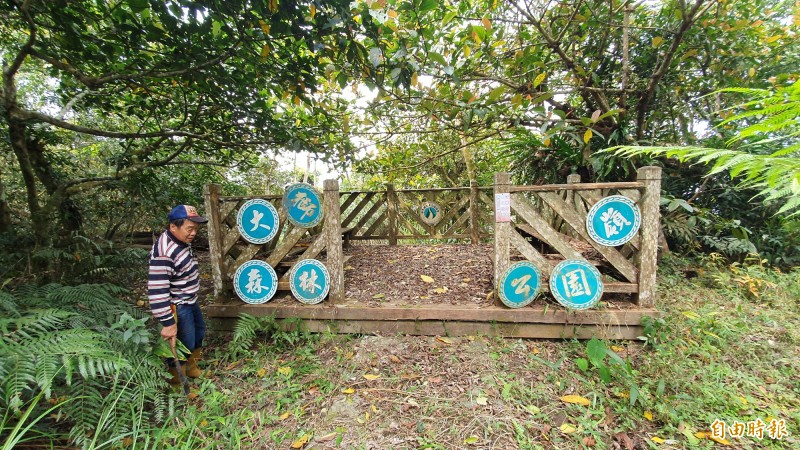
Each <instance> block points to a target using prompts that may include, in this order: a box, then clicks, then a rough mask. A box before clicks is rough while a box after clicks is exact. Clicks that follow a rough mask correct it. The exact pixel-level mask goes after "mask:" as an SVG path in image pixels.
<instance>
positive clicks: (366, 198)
mask: <svg viewBox="0 0 800 450" xmlns="http://www.w3.org/2000/svg"><path fill="white" fill-rule="evenodd" d="M372 197H375V192H370V193H369V194H367V195H365V196H364V198H362V199H361V201H360V202H358V204H357V205H356V206H355V207H354V208H353V210H352V211H350V214H348V215H347V217H346V218H345V219H344V220H342V226H345V227H347V226H350V222H352V221H353V219H355V218H356V217H357V216H358V213H360V212H361V209H363V208H364V207H365V206H366V205H367V204H368V203H369V202H370V200H372Z"/></svg>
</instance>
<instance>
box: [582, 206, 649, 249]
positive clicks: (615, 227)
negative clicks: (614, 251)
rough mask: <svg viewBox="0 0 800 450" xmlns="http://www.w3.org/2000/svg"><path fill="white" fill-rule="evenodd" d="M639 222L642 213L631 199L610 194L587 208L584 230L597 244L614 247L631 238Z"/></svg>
mask: <svg viewBox="0 0 800 450" xmlns="http://www.w3.org/2000/svg"><path fill="white" fill-rule="evenodd" d="M641 222H642V214H641V212H639V207H638V206H636V204H635V203H634V202H633V200H631V199H629V198H628V197H625V196H624V195H611V196H609V197H605V198H603V199H602V200H600V201H599V202H597V203H595V204H594V206H592V209H591V210H589V214H587V215H586V231H588V233H589V236H590V237H591V238H592V240H594V241H595V242H597V243H598V244H601V245H606V246H608V247H615V246H617V245H622V244H624V243H626V242H628V241H630V240H631V239H633V237H634V236H636V233H637V232H638V231H639V226H640V225H641Z"/></svg>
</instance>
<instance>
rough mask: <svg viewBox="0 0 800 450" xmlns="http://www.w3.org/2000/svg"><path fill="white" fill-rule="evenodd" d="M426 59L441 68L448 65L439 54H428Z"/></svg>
mask: <svg viewBox="0 0 800 450" xmlns="http://www.w3.org/2000/svg"><path fill="white" fill-rule="evenodd" d="M428 57H429V58H430V59H432V60H433V61H435V62H437V63H439V64H441V65H443V66H447V65H448V64H447V61H445V60H444V56H442V55H441V54H440V53H436V52H428Z"/></svg>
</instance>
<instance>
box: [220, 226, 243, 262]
mask: <svg viewBox="0 0 800 450" xmlns="http://www.w3.org/2000/svg"><path fill="white" fill-rule="evenodd" d="M240 237H242V235H241V234H239V229H238V228H231V229H229V230H228V232H227V233H226V234H225V237H224V238H223V241H222V254H223V255H226V254H228V252H230V251H231V249H232V248H233V246H234V245H236V243H237V242H238V241H239V238H240Z"/></svg>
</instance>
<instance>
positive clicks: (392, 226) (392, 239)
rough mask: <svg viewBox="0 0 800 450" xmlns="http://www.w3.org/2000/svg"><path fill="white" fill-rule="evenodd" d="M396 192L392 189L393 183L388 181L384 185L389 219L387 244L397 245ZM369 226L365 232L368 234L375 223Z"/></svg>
mask: <svg viewBox="0 0 800 450" xmlns="http://www.w3.org/2000/svg"><path fill="white" fill-rule="evenodd" d="M397 204H398V201H397V193H396V192H395V191H394V185H393V184H391V183H389V184H387V185H386V211H387V212H386V214H387V217H388V219H389V223H388V229H387V230H386V231H387V233H388V234H389V245H397ZM372 225H373V226H372V227H370V229H369V230H367V232H366V233H365V234H370V233H371V232H372V228H374V226H375V224H374V223H373V224H372Z"/></svg>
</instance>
